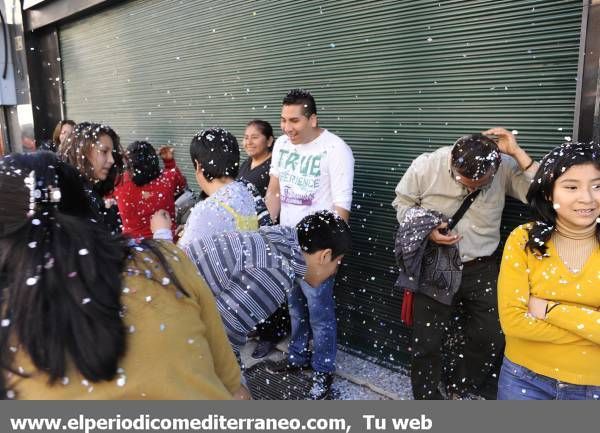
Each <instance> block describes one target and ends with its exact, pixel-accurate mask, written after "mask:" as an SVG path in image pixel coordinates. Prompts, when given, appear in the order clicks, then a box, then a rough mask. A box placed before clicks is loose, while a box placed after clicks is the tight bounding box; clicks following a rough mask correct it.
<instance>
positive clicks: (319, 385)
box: [308, 371, 333, 400]
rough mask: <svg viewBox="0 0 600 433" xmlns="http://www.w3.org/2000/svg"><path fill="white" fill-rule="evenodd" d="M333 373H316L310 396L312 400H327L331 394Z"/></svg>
mask: <svg viewBox="0 0 600 433" xmlns="http://www.w3.org/2000/svg"><path fill="white" fill-rule="evenodd" d="M332 383H333V373H321V372H319V371H315V372H314V373H313V376H312V387H311V388H310V392H309V394H308V397H309V399H311V400H325V398H327V397H328V396H329V394H330V392H331V384H332Z"/></svg>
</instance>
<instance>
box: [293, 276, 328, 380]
mask: <svg viewBox="0 0 600 433" xmlns="http://www.w3.org/2000/svg"><path fill="white" fill-rule="evenodd" d="M334 281H335V280H334V278H333V277H331V278H329V279H327V280H325V281H324V282H323V283H322V284H321V285H320V286H318V287H311V286H309V285H308V284H307V283H305V282H304V281H302V282H301V283H300V284H294V286H293V287H292V290H290V292H289V293H288V305H289V309H290V318H291V321H292V337H291V339H290V345H289V355H288V360H289V362H290V363H291V364H294V365H308V363H309V361H310V363H311V366H312V369H313V370H314V371H318V372H322V373H333V372H334V371H335V355H336V351H337V347H336V345H337V322H336V320H335V302H334V300H333V283H334ZM311 336H312V337H313V355H312V358H311V356H310V352H309V350H308V341H309V340H310V337H311Z"/></svg>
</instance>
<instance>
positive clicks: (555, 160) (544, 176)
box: [526, 142, 600, 255]
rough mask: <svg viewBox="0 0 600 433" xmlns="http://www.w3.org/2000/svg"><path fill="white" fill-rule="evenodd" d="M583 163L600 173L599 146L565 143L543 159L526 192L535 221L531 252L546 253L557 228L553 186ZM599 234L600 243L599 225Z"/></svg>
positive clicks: (599, 227) (597, 231)
mask: <svg viewBox="0 0 600 433" xmlns="http://www.w3.org/2000/svg"><path fill="white" fill-rule="evenodd" d="M581 164H593V165H594V166H595V167H596V168H597V169H598V170H600V145H599V144H598V143H577V142H566V143H563V144H562V145H560V146H558V147H555V148H554V149H553V150H552V151H550V152H549V153H548V154H547V155H546V156H545V157H544V158H543V159H542V162H541V163H540V167H539V168H538V171H537V172H536V174H535V177H534V179H533V182H532V183H531V186H530V187H529V191H528V192H527V202H528V203H529V209H530V211H531V215H532V217H533V219H534V223H533V224H532V225H531V229H530V230H529V240H528V241H527V245H526V246H527V248H529V250H530V251H532V252H535V253H537V254H541V255H543V254H545V253H546V250H547V246H546V242H547V241H548V240H549V239H550V236H552V232H553V231H554V227H555V226H556V210H555V209H554V207H553V204H552V192H553V189H554V183H555V182H556V180H557V179H558V178H559V177H560V176H561V175H562V174H563V173H564V172H565V171H567V170H568V169H569V168H571V167H573V166H575V165H581ZM596 235H597V236H598V239H599V240H600V224H599V225H597V226H596Z"/></svg>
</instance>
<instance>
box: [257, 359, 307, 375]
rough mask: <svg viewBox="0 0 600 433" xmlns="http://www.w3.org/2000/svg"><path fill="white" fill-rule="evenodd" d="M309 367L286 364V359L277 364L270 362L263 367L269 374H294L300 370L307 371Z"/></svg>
mask: <svg viewBox="0 0 600 433" xmlns="http://www.w3.org/2000/svg"><path fill="white" fill-rule="evenodd" d="M309 368H310V366H308V365H296V364H291V363H289V362H288V360H287V358H285V359H282V360H280V361H277V362H270V363H268V364H267V366H266V367H265V370H267V371H268V372H269V373H294V372H296V371H300V370H307V369H309Z"/></svg>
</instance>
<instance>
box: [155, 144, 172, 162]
mask: <svg viewBox="0 0 600 433" xmlns="http://www.w3.org/2000/svg"><path fill="white" fill-rule="evenodd" d="M174 153H175V151H174V150H173V148H172V147H170V146H162V147H161V148H160V149H158V156H160V158H161V159H162V160H163V161H170V160H172V159H173V154H174Z"/></svg>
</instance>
